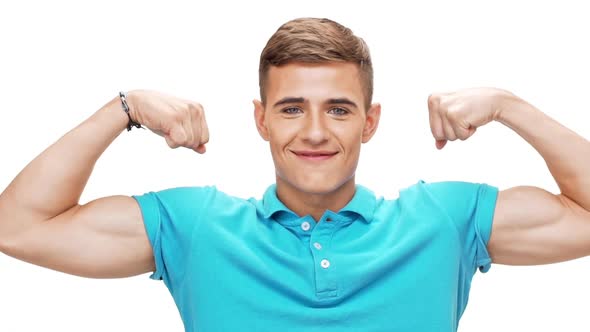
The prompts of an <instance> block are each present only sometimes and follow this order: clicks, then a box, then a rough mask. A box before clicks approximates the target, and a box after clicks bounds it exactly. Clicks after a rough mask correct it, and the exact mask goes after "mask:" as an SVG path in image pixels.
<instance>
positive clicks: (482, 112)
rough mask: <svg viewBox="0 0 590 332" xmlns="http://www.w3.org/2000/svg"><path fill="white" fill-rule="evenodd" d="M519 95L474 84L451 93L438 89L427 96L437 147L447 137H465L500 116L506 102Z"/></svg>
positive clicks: (443, 142) (443, 144)
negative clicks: (439, 91) (437, 91)
mask: <svg viewBox="0 0 590 332" xmlns="http://www.w3.org/2000/svg"><path fill="white" fill-rule="evenodd" d="M515 98H517V97H516V96H514V95H513V94H511V93H510V92H508V91H505V90H500V89H495V88H475V89H466V90H460V91H457V92H452V93H436V94H432V95H430V96H429V97H428V111H429V113H430V129H431V131H432V135H433V136H434V139H435V140H436V147H437V148H438V149H442V148H443V147H444V146H445V144H447V141H454V140H456V139H460V140H466V139H467V138H469V137H471V135H473V133H475V130H476V129H477V127H480V126H483V125H485V124H486V123H488V122H491V121H492V120H497V119H498V114H499V113H500V110H501V109H502V106H503V103H504V102H505V101H506V100H509V99H515Z"/></svg>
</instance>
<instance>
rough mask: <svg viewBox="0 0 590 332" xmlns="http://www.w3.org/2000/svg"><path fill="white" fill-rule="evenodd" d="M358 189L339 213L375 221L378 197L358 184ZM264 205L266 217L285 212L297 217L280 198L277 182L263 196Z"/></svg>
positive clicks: (367, 221) (366, 220) (368, 221)
mask: <svg viewBox="0 0 590 332" xmlns="http://www.w3.org/2000/svg"><path fill="white" fill-rule="evenodd" d="M355 188H356V191H355V193H354V196H353V197H352V199H351V200H350V201H349V202H348V203H347V204H346V205H345V206H344V207H343V208H342V209H341V210H340V211H338V214H350V213H352V214H356V215H359V216H361V217H362V219H363V220H364V221H365V222H366V223H370V222H371V221H373V215H374V213H375V208H376V206H377V199H376V198H375V194H374V193H373V192H372V191H371V190H370V189H368V188H366V187H364V186H361V185H358V184H357V185H356V186H355ZM262 206H263V208H264V217H265V218H270V217H272V216H273V215H275V214H276V213H279V212H285V213H287V214H289V215H291V217H297V214H296V213H295V212H293V211H291V210H290V209H289V208H288V207H287V206H285V204H283V202H281V200H279V198H278V197H277V186H276V184H272V185H270V186H269V187H268V188H267V189H266V191H265V192H264V196H263V198H262Z"/></svg>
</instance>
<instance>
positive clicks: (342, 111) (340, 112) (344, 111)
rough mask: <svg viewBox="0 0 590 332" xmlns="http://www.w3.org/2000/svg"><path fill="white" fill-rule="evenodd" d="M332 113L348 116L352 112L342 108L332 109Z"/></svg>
mask: <svg viewBox="0 0 590 332" xmlns="http://www.w3.org/2000/svg"><path fill="white" fill-rule="evenodd" d="M330 113H332V114H335V115H346V114H348V113H350V112H348V110H347V109H345V108H342V107H334V108H332V109H330Z"/></svg>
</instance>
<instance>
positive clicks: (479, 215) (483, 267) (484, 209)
mask: <svg viewBox="0 0 590 332" xmlns="http://www.w3.org/2000/svg"><path fill="white" fill-rule="evenodd" d="M497 198H498V188H496V187H493V186H489V185H486V184H483V185H482V186H481V188H480V191H479V195H478V200H477V201H478V203H477V208H476V216H475V233H476V235H477V241H478V245H477V254H476V258H475V264H476V268H479V270H480V271H481V272H482V273H485V272H488V271H489V269H490V267H491V265H492V259H491V257H490V255H489V252H488V250H487V244H488V241H489V240H490V236H491V233H492V224H493V220H494V210H495V208H496V201H497Z"/></svg>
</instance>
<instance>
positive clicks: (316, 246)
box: [313, 242, 322, 250]
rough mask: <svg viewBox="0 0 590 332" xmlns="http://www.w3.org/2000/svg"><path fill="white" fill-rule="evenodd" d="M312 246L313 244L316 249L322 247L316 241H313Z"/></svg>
mask: <svg viewBox="0 0 590 332" xmlns="http://www.w3.org/2000/svg"><path fill="white" fill-rule="evenodd" d="M313 246H314V247H315V248H316V249H317V250H320V249H322V245H321V244H319V243H318V242H315V243H314V244H313Z"/></svg>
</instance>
